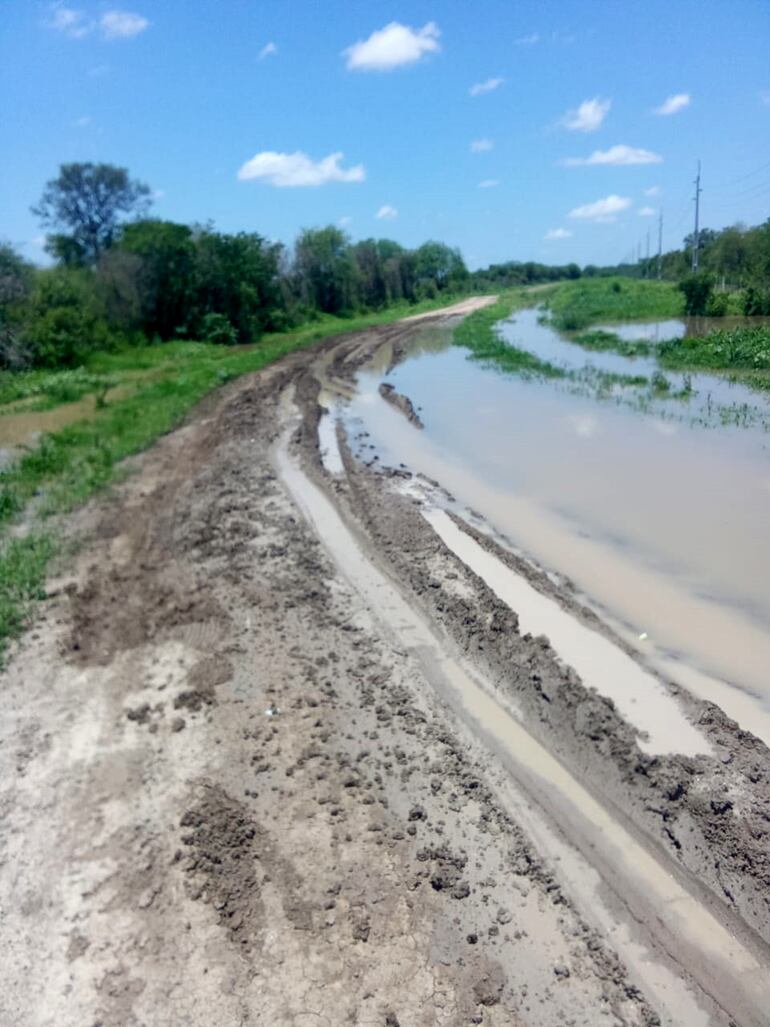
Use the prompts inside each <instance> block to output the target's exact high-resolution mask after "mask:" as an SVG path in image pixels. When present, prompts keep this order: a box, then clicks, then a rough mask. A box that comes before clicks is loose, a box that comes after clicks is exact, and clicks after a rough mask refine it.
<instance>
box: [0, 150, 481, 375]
mask: <svg viewBox="0 0 770 1027" xmlns="http://www.w3.org/2000/svg"><path fill="white" fill-rule="evenodd" d="M150 196H151V194H150V189H149V187H148V186H147V185H145V184H144V183H142V182H138V181H136V180H134V179H132V178H131V176H130V175H129V173H128V171H127V170H126V169H125V168H118V167H114V166H113V165H109V164H91V163H80V164H64V165H62V166H61V168H60V171H59V174H58V176H57V177H56V178H55V179H53V180H52V181H50V182H49V183H48V184H47V185H46V187H45V190H44V192H43V195H42V197H41V198H40V201H39V202H38V203H37V205H36V206H35V207H33V211H34V213H35V214H36V215H37V216H38V217H39V218H40V220H41V222H42V224H43V225H44V226H45V227H46V228H47V229H48V230H49V234H48V236H47V244H46V248H47V250H48V252H49V253H50V254H51V256H52V257H53V258H54V260H55V265H54V266H53V267H50V268H44V269H41V268H36V267H33V266H32V265H31V264H29V263H28V262H27V261H25V260H24V259H23V258H22V257H21V256H20V254H19V253H18V252H16V251H15V250H14V249H13V247H11V246H10V245H8V244H0V366H2V367H5V368H7V369H22V368H27V367H36V366H37V367H51V366H67V365H72V364H75V363H77V362H79V361H81V360H82V359H83V357H84V356H85V355H86V354H87V353H88V352H89V351H92V350H94V349H102V348H109V347H113V346H116V345H119V344H120V343H121V342H126V341H129V342H137V343H139V342H143V341H147V340H152V341H159V342H163V341H166V340H170V339H177V338H185V339H199V340H203V341H208V342H215V343H224V344H229V345H232V344H236V343H252V342H256V341H258V340H259V338H260V337H261V336H262V335H263V334H264V333H265V332H274V331H285V330H287V329H290V328H292V327H296V326H298V325H300V324H302V323H305V322H308V321H311V320H313V319H315V318H317V317H319V316H320V315H322V314H333V315H342V316H344V315H347V314H353V313H356V312H361V311H367V310H377V309H380V308H383V307H385V306H387V305H389V304H392V303H396V302H399V301H405V302H408V303H415V302H418V301H420V300H425V299H433V298H438V297H440V296H441V295H442V294H446V295H452V294H454V293H459V292H462V291H464V290H465V289H467V288H468V287H469V285H470V283H471V279H470V275H469V273H468V270H467V268H466V266H465V262H464V261H463V258H462V255H461V254H460V252H459V251H458V250H457V249H454V248H452V247H450V246H447V245H445V244H444V243H441V242H435V241H429V242H426V243H424V244H423V245H422V246H420V247H418V248H417V249H413V250H412V249H407V248H405V247H403V246H401V245H399V244H398V243H396V242H393V241H392V240H390V239H366V240H363V241H361V242H357V243H353V242H351V240H350V239H349V237H348V236H347V234H346V233H345V232H343V231H342V230H341V229H339V228H337V227H335V226H331V225H330V226H327V227H325V228H312V229H305V230H304V231H302V232H301V233H300V235H299V237H298V238H297V240H296V242H295V244H294V246H293V248H292V249H291V250H288V249H287V248H286V247H284V246H283V245H282V244H281V243H276V242H272V241H270V240H268V239H266V238H265V237H263V236H262V235H260V234H258V233H256V232H236V233H226V232H220V231H217V230H216V229H215V228H214V227H213V226H212V225H210V224H206V225H184V224H178V223H176V222H173V221H165V220H161V219H158V218H152V217H150V216H149V205H150Z"/></svg>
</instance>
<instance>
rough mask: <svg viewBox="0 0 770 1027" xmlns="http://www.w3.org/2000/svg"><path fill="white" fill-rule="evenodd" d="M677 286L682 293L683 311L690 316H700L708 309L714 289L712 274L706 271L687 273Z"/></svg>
mask: <svg viewBox="0 0 770 1027" xmlns="http://www.w3.org/2000/svg"><path fill="white" fill-rule="evenodd" d="M677 288H678V289H679V290H680V292H682V293H683V294H684V312H685V314H689V315H690V316H691V317H701V316H703V315H704V314H705V313H706V312H707V309H708V305H709V302H710V300H711V296H712V293H713V291H714V276H713V275H711V274H709V273H708V272H707V271H697V272H695V273H694V274H691V275H687V277H686V278H683V279H682V281H681V282H679V283H678V285H677Z"/></svg>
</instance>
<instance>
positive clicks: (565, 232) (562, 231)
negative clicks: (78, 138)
mask: <svg viewBox="0 0 770 1027" xmlns="http://www.w3.org/2000/svg"><path fill="white" fill-rule="evenodd" d="M571 236H572V232H570V230H569V229H568V228H549V229H548V231H547V232H546V233H545V236H544V238H545V239H546V240H551V239H569V238H571Z"/></svg>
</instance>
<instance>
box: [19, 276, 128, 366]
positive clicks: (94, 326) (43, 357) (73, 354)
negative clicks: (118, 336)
mask: <svg viewBox="0 0 770 1027" xmlns="http://www.w3.org/2000/svg"><path fill="white" fill-rule="evenodd" d="M111 342H112V339H111V336H110V332H109V329H108V328H107V326H106V324H105V323H104V321H102V320H101V319H100V318H99V317H98V315H97V311H96V302H95V298H94V294H93V284H92V280H91V278H90V274H89V272H82V271H72V270H68V269H64V268H55V269H52V270H50V271H43V272H39V274H38V275H37V277H36V280H35V286H34V288H33V290H32V295H31V296H30V299H29V304H28V308H27V312H26V319H25V324H24V327H23V331H22V333H21V340H20V345H21V347H22V349H23V351H24V353H25V357H26V361H27V364H28V365H29V366H36V367H71V366H72V365H74V364H77V363H80V362H82V361H83V359H84V358H85V357H86V356H87V355H88V353H90V352H92V351H93V350H95V349H108V348H110V345H111Z"/></svg>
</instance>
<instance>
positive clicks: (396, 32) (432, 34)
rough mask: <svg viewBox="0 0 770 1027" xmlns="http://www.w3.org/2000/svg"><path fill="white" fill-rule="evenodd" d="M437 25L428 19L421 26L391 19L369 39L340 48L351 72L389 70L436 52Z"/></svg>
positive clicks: (437, 48)
mask: <svg viewBox="0 0 770 1027" xmlns="http://www.w3.org/2000/svg"><path fill="white" fill-rule="evenodd" d="M440 35H441V33H440V32H439V28H438V25H436V23H435V22H434V21H429V22H428V23H427V25H423V27H422V28H421V29H413V28H410V27H409V25H401V24H400V22H397V21H392V22H391V23H390V24H389V25H386V26H385V28H384V29H379V30H378V31H377V32H372V34H371V36H369V38H368V39H360V40H359V41H358V42H357V43H353V45H352V46H349V47H347V49H345V50H343V51H342V55H343V57H346V58H347V66H348V68H350V70H351V71H390V69H391V68H397V67H399V66H400V65H402V64H414V62H415V61H419V60H420V58H421V57H424V56H425V54H429V53H437V52H438V51H439V50H440V49H441V47H440V45H439V42H438V37H439V36H440Z"/></svg>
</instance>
